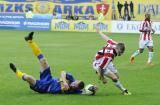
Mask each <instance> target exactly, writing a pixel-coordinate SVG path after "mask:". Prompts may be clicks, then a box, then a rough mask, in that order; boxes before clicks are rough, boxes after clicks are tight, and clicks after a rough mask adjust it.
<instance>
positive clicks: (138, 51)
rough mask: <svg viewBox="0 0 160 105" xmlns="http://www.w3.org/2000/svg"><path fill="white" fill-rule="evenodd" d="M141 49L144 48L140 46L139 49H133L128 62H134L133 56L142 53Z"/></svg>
mask: <svg viewBox="0 0 160 105" xmlns="http://www.w3.org/2000/svg"><path fill="white" fill-rule="evenodd" d="M143 50H144V49H142V48H140V49H139V50H137V51H135V52H134V53H133V54H132V55H131V57H130V62H131V63H134V60H135V57H136V56H138V55H139V54H140V53H143Z"/></svg>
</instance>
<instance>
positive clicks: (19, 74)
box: [16, 70, 25, 78]
mask: <svg viewBox="0 0 160 105" xmlns="http://www.w3.org/2000/svg"><path fill="white" fill-rule="evenodd" d="M24 74H25V73H23V72H22V71H20V70H17V71H16V75H17V77H19V78H22V77H23V75H24Z"/></svg>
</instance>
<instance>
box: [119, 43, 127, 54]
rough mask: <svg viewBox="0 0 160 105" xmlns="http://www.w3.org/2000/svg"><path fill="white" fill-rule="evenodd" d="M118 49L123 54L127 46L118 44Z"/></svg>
mask: <svg viewBox="0 0 160 105" xmlns="http://www.w3.org/2000/svg"><path fill="white" fill-rule="evenodd" d="M117 47H119V48H120V50H121V51H123V52H124V51H125V45H124V43H118V44H117Z"/></svg>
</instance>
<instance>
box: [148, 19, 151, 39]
mask: <svg viewBox="0 0 160 105" xmlns="http://www.w3.org/2000/svg"><path fill="white" fill-rule="evenodd" d="M149 27H151V21H149ZM148 40H151V32H148Z"/></svg>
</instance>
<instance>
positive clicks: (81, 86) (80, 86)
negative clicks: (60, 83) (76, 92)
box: [78, 81, 84, 89]
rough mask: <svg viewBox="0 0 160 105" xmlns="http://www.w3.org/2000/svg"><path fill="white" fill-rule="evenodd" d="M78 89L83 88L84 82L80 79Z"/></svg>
mask: <svg viewBox="0 0 160 105" xmlns="http://www.w3.org/2000/svg"><path fill="white" fill-rule="evenodd" d="M78 87H79V89H83V88H84V82H83V81H80V82H79V84H78Z"/></svg>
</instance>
